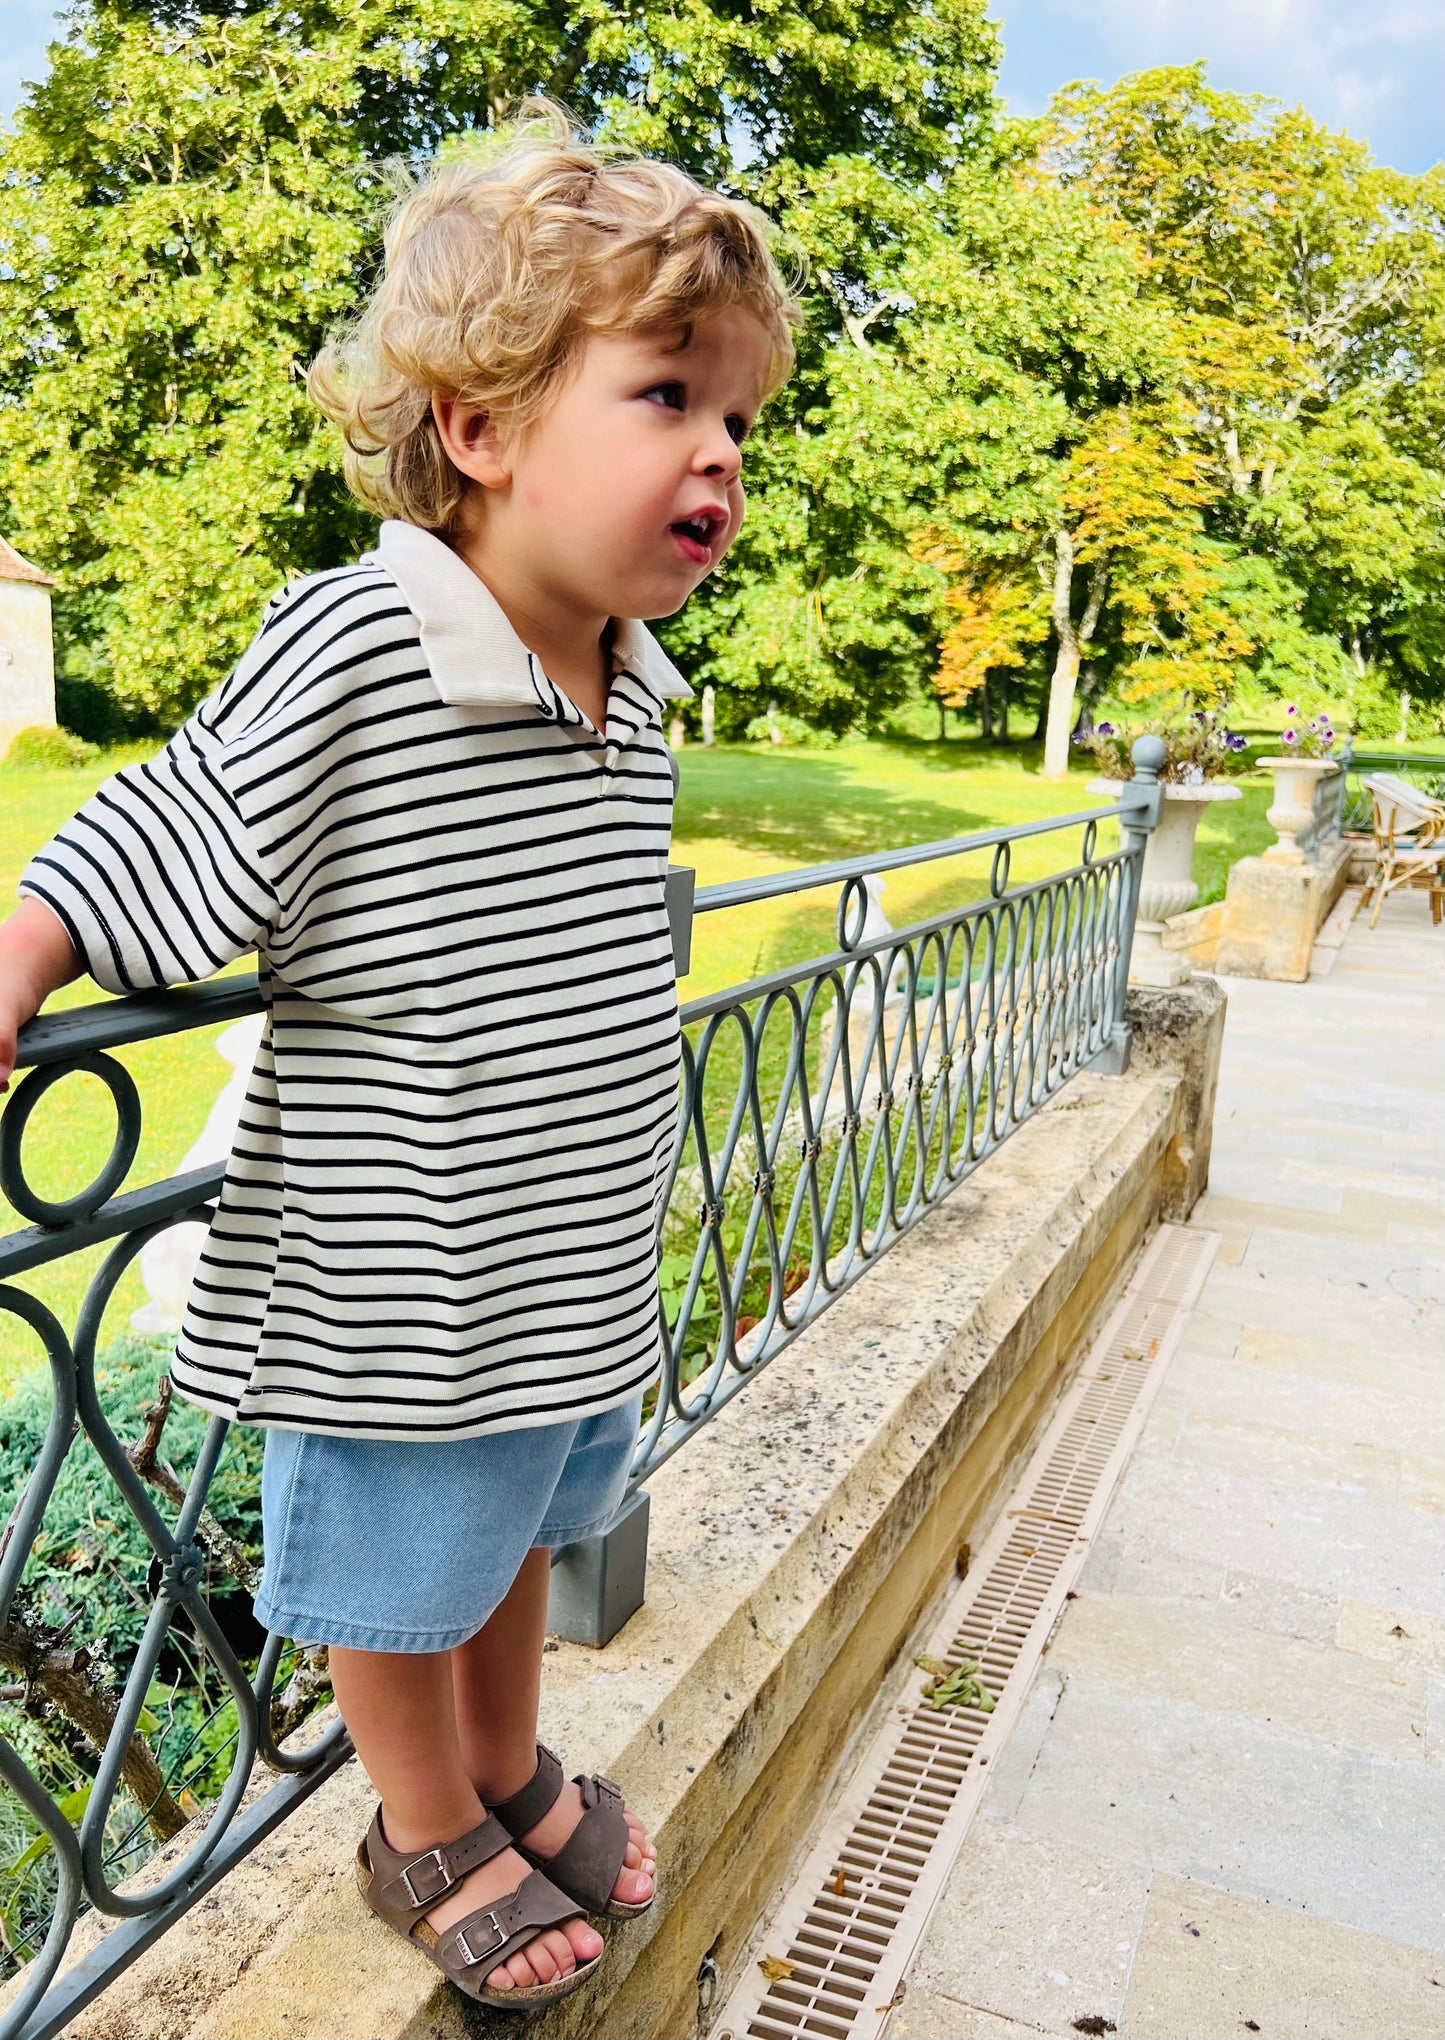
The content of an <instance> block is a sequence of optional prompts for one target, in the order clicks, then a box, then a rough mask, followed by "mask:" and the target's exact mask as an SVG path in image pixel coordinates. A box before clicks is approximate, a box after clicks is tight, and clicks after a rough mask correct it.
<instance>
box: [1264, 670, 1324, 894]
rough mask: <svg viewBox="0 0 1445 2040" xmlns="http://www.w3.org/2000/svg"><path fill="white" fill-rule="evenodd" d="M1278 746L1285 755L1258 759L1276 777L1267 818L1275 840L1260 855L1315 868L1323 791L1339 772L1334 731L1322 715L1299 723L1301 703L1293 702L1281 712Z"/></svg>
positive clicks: (1322, 817)
mask: <svg viewBox="0 0 1445 2040" xmlns="http://www.w3.org/2000/svg"><path fill="white" fill-rule="evenodd" d="M1281 742H1282V743H1283V744H1284V746H1285V748H1284V750H1283V751H1280V752H1278V753H1276V754H1275V755H1274V756H1272V757H1269V758H1261V759H1260V761H1259V762H1260V764H1261V765H1262V766H1263V767H1264V769H1265V771H1266V772H1270V773H1273V775H1274V798H1273V799H1272V800H1271V802H1270V805H1269V816H1268V819H1269V825H1270V827H1271V828H1272V829H1273V830H1274V832H1275V835H1276V836H1277V837H1278V838H1279V841H1278V842H1276V843H1271V844H1270V846H1269V848H1268V850H1266V851H1265V853H1264V855H1265V856H1266V858H1268V859H1269V861H1270V862H1271V863H1272V864H1313V863H1314V862H1315V860H1316V858H1317V857H1318V855H1319V839H1320V834H1321V827H1322V824H1323V822H1324V820H1325V815H1324V812H1323V809H1322V807H1321V800H1322V797H1323V792H1324V788H1325V787H1326V785H1327V784H1328V783H1329V781H1331V780H1332V779H1333V778H1334V777H1335V775H1336V773H1337V772H1338V771H1339V769H1340V766H1339V761H1338V759H1336V758H1333V757H1332V756H1331V755H1330V754H1331V752H1332V751H1333V750H1334V747H1335V731H1334V729H1333V727H1332V726H1331V723H1330V719H1329V716H1328V715H1327V714H1325V713H1323V712H1322V713H1321V714H1319V715H1313V716H1311V717H1310V719H1309V721H1308V722H1304V721H1302V720H1301V717H1300V711H1299V703H1298V702H1296V701H1292V702H1291V703H1290V704H1289V707H1288V708H1287V709H1286V710H1285V718H1284V730H1283V732H1282V733H1281Z"/></svg>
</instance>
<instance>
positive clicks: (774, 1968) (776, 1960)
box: [758, 1955, 793, 1983]
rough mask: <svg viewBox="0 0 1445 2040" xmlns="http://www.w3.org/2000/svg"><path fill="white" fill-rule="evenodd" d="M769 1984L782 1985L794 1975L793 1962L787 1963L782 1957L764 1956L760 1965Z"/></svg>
mask: <svg viewBox="0 0 1445 2040" xmlns="http://www.w3.org/2000/svg"><path fill="white" fill-rule="evenodd" d="M758 1967H759V1969H761V1970H762V1972H763V1975H764V1976H765V1977H766V1978H767V1979H768V1982H769V1983H782V1982H783V1981H784V1979H785V1978H787V1977H789V1976H791V1975H792V1973H793V1965H792V1963H791V1962H785V1961H784V1960H783V1958H782V1956H781V1955H764V1957H763V1958H762V1960H761V1961H760V1962H759V1964H758Z"/></svg>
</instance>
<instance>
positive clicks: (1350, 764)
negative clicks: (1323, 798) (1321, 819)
mask: <svg viewBox="0 0 1445 2040" xmlns="http://www.w3.org/2000/svg"><path fill="white" fill-rule="evenodd" d="M1340 764H1341V765H1342V766H1343V768H1344V770H1343V772H1342V773H1341V775H1340V781H1339V787H1340V820H1339V827H1340V832H1341V833H1344V832H1345V831H1346V830H1351V831H1356V832H1358V833H1362V834H1364V835H1368V834H1369V833H1370V826H1371V821H1372V806H1371V801H1370V794H1369V789H1368V788H1367V786H1366V785H1365V781H1366V780H1367V779H1368V778H1370V776H1371V775H1372V774H1373V773H1376V772H1392V773H1394V775H1395V777H1396V778H1397V779H1406V780H1408V781H1409V782H1410V784H1411V786H1416V787H1418V788H1419V789H1420V791H1421V793H1426V794H1429V796H1430V798H1431V799H1432V800H1445V758H1431V757H1422V756H1421V754H1420V753H1419V752H1418V751H1372V750H1365V749H1360V748H1357V747H1356V745H1355V743H1354V741H1353V740H1351V741H1350V742H1349V743H1347V744H1346V745H1345V748H1344V750H1343V751H1342V752H1341V753H1340Z"/></svg>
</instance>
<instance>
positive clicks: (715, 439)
mask: <svg viewBox="0 0 1445 2040" xmlns="http://www.w3.org/2000/svg"><path fill="white" fill-rule="evenodd" d="M742 465H743V450H742V448H741V447H740V446H739V445H738V443H737V441H736V440H735V439H734V438H733V436H732V434H731V433H730V432H729V431H728V430H727V428H726V427H725V426H721V425H720V426H719V427H718V429H717V431H716V432H715V433H711V432H710V433H709V434H708V437H707V440H706V443H705V444H704V445H702V446H701V447H699V448H698V460H697V467H698V471H699V473H701V474H705V475H707V476H709V477H710V478H711V479H713V480H715V481H721V482H725V483H726V482H731V481H734V480H735V479H736V478H737V476H738V475H739V474H740V473H741V471H742Z"/></svg>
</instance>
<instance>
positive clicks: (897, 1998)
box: [873, 1983, 908, 2012]
mask: <svg viewBox="0 0 1445 2040" xmlns="http://www.w3.org/2000/svg"><path fill="white" fill-rule="evenodd" d="M907 1988H908V1985H907V1984H906V1983H900V1984H899V1986H898V1988H897V1990H895V1991H894V1993H893V1995H892V1997H891V1998H889V2000H888V2002H887V2004H886V2005H874V2007H873V2009H874V2011H875V2012H891V2011H892V2009H893V2007H894V2006H895V2005H901V2004H902V2002H903V1993H904V1992H905V1991H906V1990H907Z"/></svg>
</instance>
